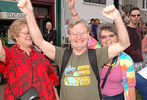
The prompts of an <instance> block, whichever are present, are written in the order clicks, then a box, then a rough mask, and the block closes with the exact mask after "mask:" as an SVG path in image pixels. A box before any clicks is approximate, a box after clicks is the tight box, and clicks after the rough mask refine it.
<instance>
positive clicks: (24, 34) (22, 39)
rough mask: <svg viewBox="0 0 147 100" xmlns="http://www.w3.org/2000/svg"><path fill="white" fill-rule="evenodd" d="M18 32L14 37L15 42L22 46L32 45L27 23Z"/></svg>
mask: <svg viewBox="0 0 147 100" xmlns="http://www.w3.org/2000/svg"><path fill="white" fill-rule="evenodd" d="M18 34H19V35H18V36H17V37H14V38H15V40H16V43H17V44H19V45H20V46H22V47H30V46H31V45H32V39H31V36H30V33H29V29H28V26H27V25H24V26H23V27H22V29H21V30H20V32H19V33H18Z"/></svg>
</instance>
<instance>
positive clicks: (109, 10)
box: [102, 5, 121, 20]
mask: <svg viewBox="0 0 147 100" xmlns="http://www.w3.org/2000/svg"><path fill="white" fill-rule="evenodd" d="M102 14H103V15H104V16H105V17H107V18H109V19H110V20H117V19H119V18H121V16H120V13H119V11H118V10H117V9H116V8H115V6H114V5H110V6H107V7H105V8H104V9H103V11H102Z"/></svg>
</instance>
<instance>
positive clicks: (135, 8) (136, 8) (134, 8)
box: [129, 7, 140, 16]
mask: <svg viewBox="0 0 147 100" xmlns="http://www.w3.org/2000/svg"><path fill="white" fill-rule="evenodd" d="M133 10H138V11H139V12H140V9H139V8H138V7H133V8H132V9H131V10H130V11H129V16H130V15H131V13H132V11H133Z"/></svg>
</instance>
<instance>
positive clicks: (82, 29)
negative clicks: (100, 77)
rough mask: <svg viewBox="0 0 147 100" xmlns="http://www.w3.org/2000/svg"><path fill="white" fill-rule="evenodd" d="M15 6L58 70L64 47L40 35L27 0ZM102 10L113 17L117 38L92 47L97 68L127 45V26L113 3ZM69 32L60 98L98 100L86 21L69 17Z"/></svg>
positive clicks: (63, 99) (105, 14)
mask: <svg viewBox="0 0 147 100" xmlns="http://www.w3.org/2000/svg"><path fill="white" fill-rule="evenodd" d="M18 7H19V8H20V10H21V11H22V12H23V13H24V14H25V15H26V19H27V22H28V25H29V30H30V34H31V37H32V39H33V42H34V43H35V44H36V45H37V46H38V47H39V48H40V49H41V50H42V51H43V52H44V54H45V55H46V56H48V57H49V58H51V59H53V60H54V61H55V63H56V64H58V65H59V69H60V70H61V65H62V58H63V53H64V51H65V48H62V47H56V46H53V45H52V44H50V43H48V42H46V41H45V40H44V39H43V37H42V34H41V32H40V30H39V28H38V26H37V23H36V20H35V17H34V13H33V7H32V4H31V2H30V0H19V1H18ZM102 14H103V15H104V16H106V17H107V18H109V19H111V20H113V21H114V23H115V24H116V27H117V29H118V38H119V40H118V42H116V43H115V44H113V45H111V46H109V47H103V48H97V49H95V52H96V56H97V58H98V60H97V62H98V66H99V68H100V67H102V66H103V65H104V64H105V63H106V62H108V61H109V60H111V59H112V58H114V57H115V56H116V55H118V54H119V53H120V52H122V51H123V50H125V49H126V48H127V47H128V46H129V45H130V42H129V38H128V33H127V30H126V28H125V26H124V24H123V21H122V19H121V16H120V13H119V11H118V10H117V9H116V8H115V7H114V5H110V6H107V7H106V8H104V9H103V11H102ZM120 27H121V28H120ZM68 34H69V40H70V42H71V47H72V54H71V57H70V59H69V62H68V64H67V66H66V68H65V70H64V72H63V74H62V78H61V90H60V99H61V100H100V97H99V95H98V94H99V93H98V89H97V88H98V86H97V79H96V78H95V75H94V73H93V71H92V69H91V66H90V62H89V59H88V50H87V44H88V40H89V25H88V23H87V22H86V21H85V20H83V19H78V20H73V21H71V22H70V24H69V27H68ZM99 58H101V59H99Z"/></svg>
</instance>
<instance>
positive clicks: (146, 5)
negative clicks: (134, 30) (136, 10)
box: [143, 0, 147, 9]
mask: <svg viewBox="0 0 147 100" xmlns="http://www.w3.org/2000/svg"><path fill="white" fill-rule="evenodd" d="M143 9H147V0H143Z"/></svg>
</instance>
